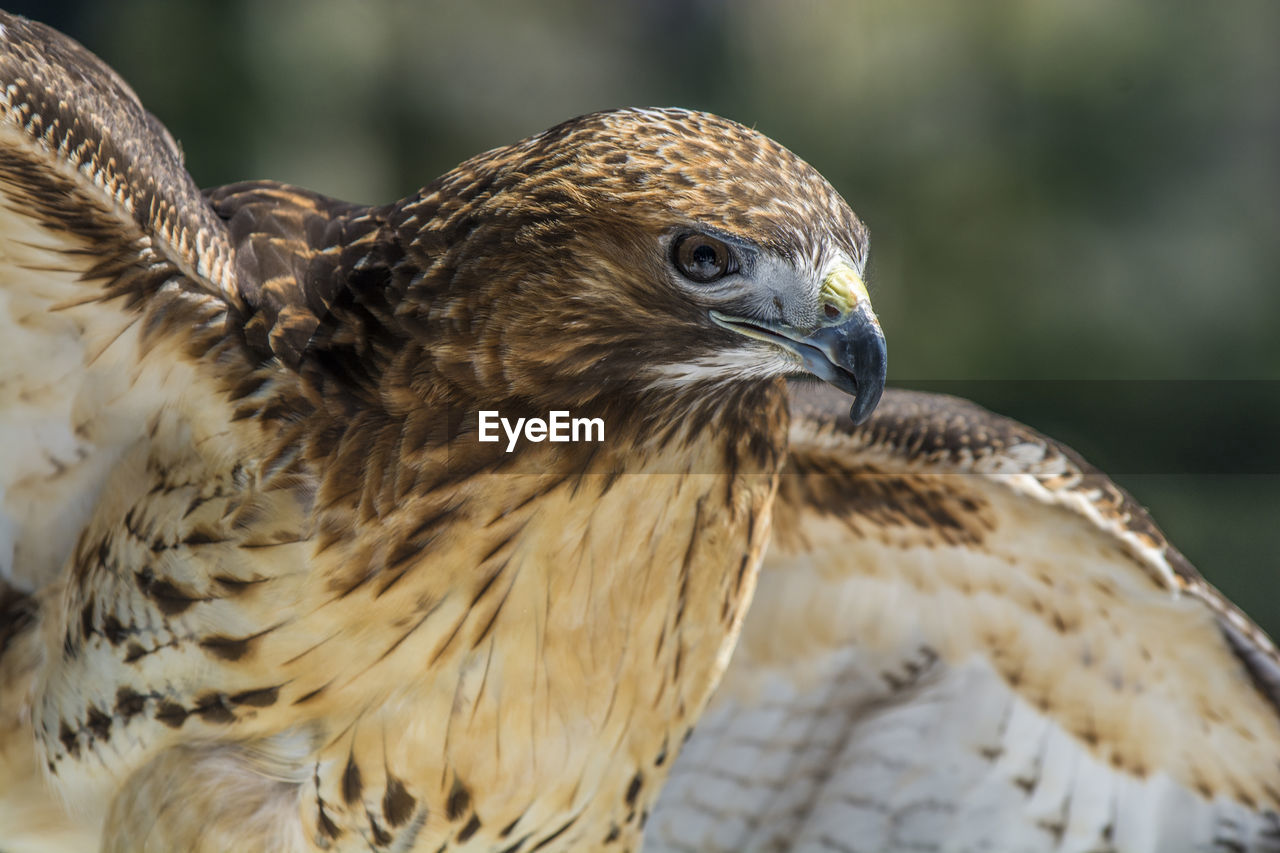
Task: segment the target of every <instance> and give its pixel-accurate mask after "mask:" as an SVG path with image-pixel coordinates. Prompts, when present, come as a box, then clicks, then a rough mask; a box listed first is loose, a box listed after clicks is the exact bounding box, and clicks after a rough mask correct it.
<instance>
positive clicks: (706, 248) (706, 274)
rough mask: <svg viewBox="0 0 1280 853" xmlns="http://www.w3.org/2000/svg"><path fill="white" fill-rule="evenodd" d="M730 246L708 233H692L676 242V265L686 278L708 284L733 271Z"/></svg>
mask: <svg viewBox="0 0 1280 853" xmlns="http://www.w3.org/2000/svg"><path fill="white" fill-rule="evenodd" d="M732 262H733V256H732V255H731V254H730V252H729V247H728V246H726V245H725V244H724V243H722V242H721V241H719V240H717V239H716V238H715V237H708V236H707V235H706V234H690V235H689V236H687V237H681V238H680V241H679V242H678V243H676V267H677V268H678V269H679V270H680V273H681V274H682V275H684V276H685V277H686V278H688V279H690V280H692V281H696V282H698V283H699V284H707V283H708V282H712V281H715V280H716V279H718V278H722V277H724V276H725V275H727V274H728V273H730V272H732V271H733V270H732V269H731V265H732Z"/></svg>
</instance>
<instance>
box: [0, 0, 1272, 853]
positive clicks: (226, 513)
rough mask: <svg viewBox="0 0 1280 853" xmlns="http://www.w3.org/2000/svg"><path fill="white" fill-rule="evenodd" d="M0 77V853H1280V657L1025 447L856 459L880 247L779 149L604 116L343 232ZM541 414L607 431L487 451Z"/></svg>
mask: <svg viewBox="0 0 1280 853" xmlns="http://www.w3.org/2000/svg"><path fill="white" fill-rule="evenodd" d="M0 82H2V83H3V84H4V88H3V90H0V578H3V583H2V584H0V685H3V689H0V848H2V849H4V850H6V851H28V850H30V851H35V850H92V849H103V850H109V851H132V850H140V849H145V850H155V851H168V850H201V851H225V850H272V851H275V850H290V851H309V850H320V849H323V850H370V849H373V850H388V851H390V850H426V851H436V850H471V851H477V850H493V851H509V853H516V851H533V850H542V851H555V850H582V849H607V850H612V849H617V850H635V849H638V847H639V845H640V843H641V840H642V828H643V827H644V825H645V824H646V821H648V822H649V824H650V830H649V832H648V841H649V844H650V845H651V846H653V847H656V848H658V849H662V848H663V847H664V846H666V847H675V848H683V849H693V850H702V849H726V850H728V849H796V850H807V849H812V848H813V847H817V846H821V845H829V846H833V847H836V848H838V849H859V850H862V849H866V850H879V851H886V853H887V851H897V850H902V849H907V848H909V847H910V846H911V845H914V846H915V847H917V848H922V849H957V850H970V849H973V850H976V849H1028V850H1031V849H1036V850H1052V849H1064V850H1066V849H1070V850H1085V849H1109V848H1108V847H1107V845H1108V844H1110V845H1111V846H1112V847H1113V848H1115V849H1120V850H1157V849H1158V850H1162V851H1167V850H1174V849H1188V850H1190V849H1197V850H1198V849H1214V848H1213V847H1212V844H1214V843H1217V844H1218V845H1219V848H1220V849H1223V850H1235V849H1247V850H1268V849H1272V848H1273V847H1274V846H1275V843H1276V830H1275V823H1276V817H1275V809H1276V800H1277V793H1276V792H1277V790H1278V789H1280V782H1278V781H1277V775H1280V771H1278V770H1277V766H1276V762H1275V760H1274V759H1272V758H1271V756H1273V755H1275V754H1276V752H1277V750H1276V747H1277V745H1280V723H1277V713H1276V708H1275V696H1276V692H1277V690H1276V685H1277V684H1280V679H1278V677H1277V672H1278V671H1280V669H1278V667H1277V664H1276V654H1275V651H1274V649H1273V647H1272V646H1271V644H1270V641H1269V640H1267V638H1266V637H1265V636H1263V635H1262V633H1261V632H1260V631H1258V629H1257V628H1256V627H1254V626H1252V624H1251V623H1249V622H1248V620H1247V619H1245V618H1244V617H1243V616H1242V615H1241V614H1240V613H1239V612H1238V611H1236V610H1235V609H1234V608H1233V607H1232V606H1231V605H1230V604H1229V603H1227V602H1225V601H1224V600H1223V599H1221V597H1220V596H1218V595H1217V593H1216V592H1214V591H1213V590H1212V589H1211V588H1210V587H1209V586H1208V585H1207V584H1205V583H1204V582H1203V581H1202V580H1201V579H1200V578H1199V576H1198V575H1196V574H1195V572H1194V571H1193V570H1192V569H1191V567H1190V566H1188V565H1187V564H1186V561H1185V560H1183V559H1182V558H1181V557H1180V556H1178V555H1177V553H1176V552H1175V551H1173V550H1172V549H1171V548H1169V547H1168V546H1167V545H1166V543H1165V542H1164V539H1163V538H1162V537H1161V535H1160V534H1159V532H1158V531H1157V530H1156V529H1155V528H1154V526H1153V525H1152V524H1151V522H1150V520H1149V519H1148V518H1147V517H1146V516H1145V514H1144V513H1142V512H1141V510H1139V509H1138V508H1137V507H1135V506H1134V505H1133V504H1132V502H1131V501H1129V500H1128V499H1127V498H1126V497H1125V496H1124V495H1123V494H1122V493H1121V492H1119V490H1117V489H1116V488H1115V487H1114V486H1112V485H1111V484H1110V483H1109V482H1108V481H1106V479H1105V478H1104V477H1102V476H1101V475H1099V474H1097V473H1096V472H1094V471H1092V470H1091V469H1088V468H1087V466H1085V465H1084V464H1083V463H1082V462H1080V461H1079V460H1078V459H1077V458H1076V457H1075V456H1074V455H1073V454H1071V453H1070V452H1069V451H1065V450H1063V449H1061V448H1058V447H1057V446H1055V445H1053V444H1052V443H1049V442H1047V441H1046V440H1044V439H1042V438H1041V437H1039V436H1037V435H1035V434H1034V433H1032V432H1030V431H1029V430H1026V429H1025V428H1022V427H1019V426H1017V425H1014V424H1010V423H1009V422H1007V421H1002V420H999V419H994V418H992V417H990V416H988V415H986V414H985V413H981V412H979V411H978V410H976V409H974V408H972V407H969V406H967V405H966V404H963V403H960V402H959V401H953V400H948V399H945V398H929V397H918V396H890V397H889V398H888V399H887V401H886V405H885V407H884V409H883V410H882V411H881V412H880V413H879V414H878V415H877V416H875V417H874V418H873V419H872V420H871V421H870V422H869V423H867V424H866V425H865V426H862V427H854V426H853V424H852V422H851V421H850V420H849V418H848V416H847V415H845V414H844V412H845V411H847V410H848V407H849V406H850V404H851V402H852V405H853V411H854V412H855V413H856V414H857V416H858V417H862V416H863V415H865V414H866V413H867V412H868V411H869V410H870V408H871V407H873V406H874V404H875V402H876V400H877V399H878V398H879V392H880V387H881V385H882V383H883V376H884V350H883V338H882V336H881V335H880V332H879V329H878V326H877V325H876V323H875V320H874V316H873V315H872V314H871V313H870V309H869V303H868V301H867V298H866V292H865V287H864V286H863V284H862V282H861V279H860V277H859V275H860V272H861V270H862V268H863V266H864V264H865V261H866V251H867V238H866V232H865V229H864V228H863V226H862V224H861V223H860V222H859V221H858V219H857V218H856V217H855V216H854V214H853V213H852V212H851V211H850V210H849V208H848V206H847V205H845V203H844V202H843V201H842V200H841V199H840V197H839V196H838V194H836V192H835V191H834V190H833V189H832V188H831V187H830V186H829V185H828V184H827V183H826V181H825V180H823V179H822V178H821V176H820V175H819V174H818V173H817V172H816V171H814V170H813V169H812V168H811V167H809V166H808V165H806V164H805V163H803V162H802V161H800V160H799V159H798V158H796V157H795V156H794V155H793V154H791V153H790V152H788V151H787V150H786V149H784V148H782V147H781V146H779V145H777V144H776V143H774V142H772V141H770V140H768V139H766V138H765V137H763V136H761V135H760V134H758V133H755V132H754V131H751V130H749V129H747V128H744V127H742V126H740V125H737V124H735V123H733V122H730V121H727V120H724V119H721V118H717V117H715V116H710V115H706V114H702V113H695V112H689V111H684V110H618V111H612V112H607V113H599V114H595V115H591V116H585V117H581V118H578V119H574V120H571V121H568V122H566V123H564V124H562V125H560V126H558V127H555V128H552V129H551V130H549V131H546V132H545V133H542V134H538V135H536V136H533V137H530V138H529V139H527V140H524V141H522V142H518V143H515V144H514V145H510V146H506V147H502V148H498V149H494V150H493V151H489V152H486V153H484V154H481V155H478V156H477V157H475V158H473V159H471V160H468V161H467V162H465V163H463V164H461V165H460V166H459V167H457V168H456V169H454V170H452V171H450V172H448V173H447V174H445V175H444V176H442V177H440V178H439V179H437V180H436V181H434V182H432V183H431V184H429V185H427V186H426V187H425V188H424V189H423V190H421V191H420V192H419V193H417V194H416V195H414V196H412V197H410V198H408V199H405V200H402V201H400V202H396V203H392V204H389V205H385V206H377V207H367V206H362V205H353V204H348V203H345V202H340V201H337V200H334V199H329V198H325V197H323V196H320V195H317V194H314V193H310V192H308V191H305V190H301V189H298V188H294V187H288V186H283V185H279V184H275V183H270V182H256V183H247V184H239V185H233V186H228V187H221V188H217V189H214V190H210V191H208V192H205V193H201V192H200V191H199V190H197V189H196V188H195V186H194V184H193V183H192V181H191V178H190V177H189V176H188V175H187V173H186V171H185V169H184V167H183V165H182V162H181V155H180V152H179V149H178V147H177V145H176V144H175V143H174V142H173V140H172V139H171V138H170V137H169V135H168V134H167V132H166V131H165V130H164V129H163V127H161V126H160V125H159V123H158V122H157V121H156V120H155V119H154V118H153V117H151V116H150V115H149V114H147V113H146V112H145V110H144V109H143V108H142V107H141V106H140V105H139V104H138V102H137V99H136V98H135V96H134V95H133V94H132V92H130V91H129V90H128V88H127V87H126V86H125V85H124V83H123V82H121V81H120V80H119V78H118V77H117V76H116V75H115V74H114V73H113V72H111V71H110V69H108V68H107V67H106V66H104V65H103V64H102V63H101V62H100V61H98V60H97V59H96V58H94V57H93V56H92V55H90V54H89V53H88V52H87V51H85V50H84V49H83V48H81V47H79V46H78V45H76V44H74V43H73V42H71V41H69V40H68V39H66V38H65V37H62V36H60V35H58V34H57V33H55V32H53V31H52V30H49V29H47V28H45V27H42V26H40V25H38V24H32V23H30V22H27V21H24V20H22V19H20V18H16V17H12V16H7V15H0ZM690 240H693V241H695V243H696V246H697V250H698V251H700V252H701V254H694V249H690V250H689V252H688V253H685V252H683V249H682V247H686V246H687V245H695V243H686V241H690ZM686 254H687V255H688V257H686ZM694 261H696V264H695V263H694ZM707 269H710V273H707ZM806 371H808V372H812V373H814V374H815V375H818V376H820V377H821V378H823V379H825V380H826V381H828V382H829V383H831V384H833V385H835V386H836V387H838V388H842V389H844V390H845V391H848V392H854V393H855V394H856V396H855V398H854V399H853V400H852V401H851V399H850V397H848V396H844V395H838V394H836V392H834V391H832V392H830V396H829V397H823V396H822V395H817V396H814V395H815V392H813V391H812V390H809V391H802V390H788V387H787V385H786V383H785V381H784V379H783V377H784V376H792V375H795V374H801V373H804V372H806ZM553 409H562V410H571V411H572V412H573V414H574V415H575V416H584V417H598V418H600V419H601V420H602V421H603V422H604V423H605V424H606V440H605V441H603V442H599V443H581V444H552V443H549V442H544V443H533V442H528V441H526V442H524V443H523V444H521V446H520V447H519V448H518V449H517V450H516V452H511V453H508V452H507V449H506V447H505V446H504V444H503V443H502V442H498V443H485V442H481V441H479V440H478V413H479V411H481V410H497V411H500V412H501V413H502V414H503V415H504V416H507V417H511V418H515V417H522V416H531V415H541V414H544V413H546V412H548V411H549V410H553ZM771 521H772V526H773V530H774V539H773V543H772V545H770V544H769V537H770V530H771ZM766 548H770V551H769V556H768V558H767V560H765V564H766V566H767V569H766V571H765V572H764V574H763V587H764V594H763V595H762V596H759V597H758V599H759V600H757V602H756V605H755V606H754V609H753V610H752V612H751V615H750V616H749V617H747V619H746V622H747V627H746V628H745V634H744V639H743V642H742V644H741V647H740V648H739V649H738V653H737V655H736V656H735V657H734V658H733V661H732V663H731V662H730V655H731V653H733V652H734V647H735V642H736V640H737V637H738V633H739V630H740V629H741V628H742V625H743V620H744V616H745V615H746V613H747V607H748V604H749V603H750V602H751V600H752V594H753V590H754V588H755V586H756V579H757V569H758V567H759V565H760V563H761V560H762V559H764V555H765V551H766ZM726 667H728V671H727V676H726V677H725V680H724V683H723V685H722V686H721V688H720V691H719V694H718V696H717V698H716V699H715V700H714V704H713V705H712V707H711V710H710V711H709V712H708V714H707V715H706V716H705V717H702V721H701V722H699V718H700V716H702V712H703V710H704V708H705V707H706V706H707V703H708V699H709V697H710V696H711V694H712V691H713V689H715V687H716V684H717V683H718V682H719V681H720V678H721V675H722V674H724V673H725V672H726ZM691 732H692V734H691ZM686 740H688V745H687V747H684V744H685V742H686ZM682 748H683V752H682ZM1064 768H1067V769H1064ZM1081 768H1083V770H1082V769H1081ZM1085 771H1087V772H1085ZM672 773H673V774H674V778H673V780H672V783H671V785H670V787H669V788H667V793H666V794H665V795H664V796H663V797H662V798H661V799H659V792H660V790H662V786H663V784H664V780H665V779H666V777H667V776H668V774H672ZM1072 774H1074V775H1072ZM1073 786H1075V787H1073ZM1077 790H1080V791H1087V792H1089V793H1096V797H1095V798H1094V800H1091V801H1090V808H1089V810H1085V809H1083V808H1081V807H1080V806H1079V803H1080V802H1081V801H1082V799H1083V798H1082V797H1081V796H1079V795H1076V794H1074V793H1073V792H1075V791H1077ZM1106 791H1113V792H1114V795H1113V796H1112V797H1111V798H1110V799H1107V798H1106V796H1105V792H1106ZM1064 792H1066V793H1064ZM1064 797H1065V799H1064ZM1175 814H1176V815H1177V816H1178V817H1179V818H1180V819H1183V820H1185V821H1186V824H1185V825H1186V827H1187V828H1186V830H1185V831H1182V830H1181V829H1179V831H1178V832H1177V833H1176V834H1169V832H1168V830H1167V829H1166V827H1167V826H1168V825H1169V824H1168V821H1169V820H1170V819H1171V818H1170V815H1175ZM1082 815H1083V816H1082ZM1161 833H1164V835H1161ZM1179 844H1182V845H1183V846H1182V847H1179V846H1178V845H1179ZM1231 845H1235V846H1234V847H1233V846H1231ZM646 849H648V848H646Z"/></svg>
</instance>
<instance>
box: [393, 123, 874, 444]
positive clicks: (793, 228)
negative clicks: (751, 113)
mask: <svg viewBox="0 0 1280 853" xmlns="http://www.w3.org/2000/svg"><path fill="white" fill-rule="evenodd" d="M419 204H420V205H422V206H423V207H425V211H423V212H422V213H419V214H417V215H415V217H414V218H415V219H417V220H418V223H419V224H420V223H421V222H422V221H423V220H424V218H425V217H424V214H425V215H429V217H430V219H428V220H427V221H428V222H429V223H430V224H429V225H428V226H427V227H426V228H423V229H421V230H420V231H418V232H417V233H416V235H415V238H414V243H415V244H418V245H420V246H422V247H423V248H424V249H426V250H427V251H428V252H429V253H430V254H431V255H433V256H435V259H434V261H433V262H432V263H433V264H434V265H435V267H436V268H437V269H440V268H441V266H440V265H441V264H444V265H445V266H444V268H445V269H447V270H448V272H449V284H448V285H447V290H446V291H445V293H440V292H439V291H437V292H436V293H435V294H433V296H432V299H431V300H430V302H431V303H432V304H433V308H432V312H433V314H435V315H436V316H437V317H439V316H441V315H442V314H448V315H449V316H450V318H451V319H452V321H453V325H452V327H451V328H452V329H453V330H455V331H457V330H460V329H466V330H468V334H467V335H466V337H467V341H466V352H467V353H468V357H472V356H475V357H476V358H477V360H476V361H475V362H474V369H475V371H476V373H477V376H478V377H481V378H483V379H484V380H486V382H485V384H486V385H489V386H490V387H492V385H493V382H494V381H495V380H497V381H498V382H499V383H500V384H501V383H503V382H505V383H506V388H507V389H508V390H509V392H510V393H513V394H518V393H520V389H522V388H524V389H528V388H549V389H555V388H557V387H560V388H564V387H566V386H567V385H568V384H570V383H572V382H573V381H575V380H584V379H586V380H590V381H591V382H593V383H600V382H601V381H605V382H610V381H617V382H627V383H636V382H639V383H642V384H643V386H644V387H671V388H677V387H686V386H691V387H703V388H705V387H706V386H707V385H708V384H715V385H719V384H723V383H734V382H741V381H756V382H758V381H760V380H762V379H766V378H770V377H777V376H783V375H790V374H802V373H805V372H808V373H811V374H813V375H816V376H818V377H819V378H821V379H823V380H826V381H827V382H830V383H832V384H833V385H835V386H837V387H839V388H841V389H842V390H844V391H847V392H848V393H850V394H853V395H855V402H854V404H853V409H852V412H851V414H852V416H853V418H854V420H855V421H860V420H862V419H864V418H865V417H866V416H867V415H869V414H870V412H871V411H872V409H873V408H874V407H875V404H876V402H877V401H878V400H879V398H880V393H881V390H882V388H883V386H884V380H885V360H886V356H885V344H884V336H883V334H882V333H881V331H880V327H879V324H878V322H877V320H876V318H875V315H874V314H873V313H872V311H871V305H870V301H869V300H868V297H867V291H866V288H865V287H864V285H863V283H862V278H861V271H862V269H863V265H864V263H865V258H866V250H867V232H866V228H865V227H864V226H863V225H862V223H861V222H860V221H859V220H858V218H857V217H856V216H855V215H854V214H853V212H852V211H851V210H850V209H849V207H848V205H847V204H845V202H844V200H843V199H841V198H840V196H839V195H838V194H837V193H836V191H835V190H834V189H832V187H831V185H830V184H828V183H827V181H826V180H825V179H823V177H822V176H821V175H819V174H818V172H817V171H816V170H814V169H813V168H812V167H811V166H809V165H808V164H807V163H805V162H804V161H802V160H800V159H799V158H798V157H796V156H795V155H794V154H792V153H791V152H790V151H788V150H787V149H785V148H783V147H782V146H780V145H778V144H777V143H776V142H773V141H772V140H770V139H768V138H766V137H765V136H762V135H761V134H759V133H756V132H755V131H753V130H751V129H749V128H746V127H743V126H742V125H740V124H737V123H735V122H731V121H728V120H726V119H723V118H719V117H717V116H713V115H709V114H706V113H698V112H690V111H687V110H676V109H662V110H657V109H627V110H617V111H612V112H603V113H596V114H592V115H587V116H583V117H581V118H577V119H573V120H570V121H568V122H565V123H563V124H561V125H558V126H556V127H553V128H551V129H550V130H548V131H545V132H543V133H540V134H538V135H537V136H533V137H530V138H529V139H526V140H524V141H522V142H519V143H516V144H515V145H511V146H507V147H505V148H498V149H495V150H493V151H489V152H487V153H485V154H481V155H479V156H478V157H475V158H473V159H471V160H468V161H467V162H465V163H463V164H462V165H461V166H459V167H458V168H457V169H455V170H453V171H452V172H450V173H448V174H446V175H445V176H443V177H442V178H441V179H439V180H438V181H437V182H435V183H434V184H432V185H431V186H430V187H428V188H427V189H426V190H425V191H424V196H423V198H422V200H421V202H419ZM411 209H412V208H411ZM419 209H420V210H421V208H419ZM411 251H412V250H411ZM441 252H443V253H444V254H445V255H446V256H447V260H443V261H442V260H441V259H440V256H439V253H441ZM425 260H426V259H425V258H424V261H425ZM429 280H430V277H428V281H429ZM427 286H433V285H427ZM441 296H444V297H445V298H444V300H443V302H442V301H441V300H440V297H441ZM481 306H482V307H481ZM464 315H465V316H464ZM459 321H461V322H459ZM460 351H461V350H460ZM477 354H478V355H477Z"/></svg>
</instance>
